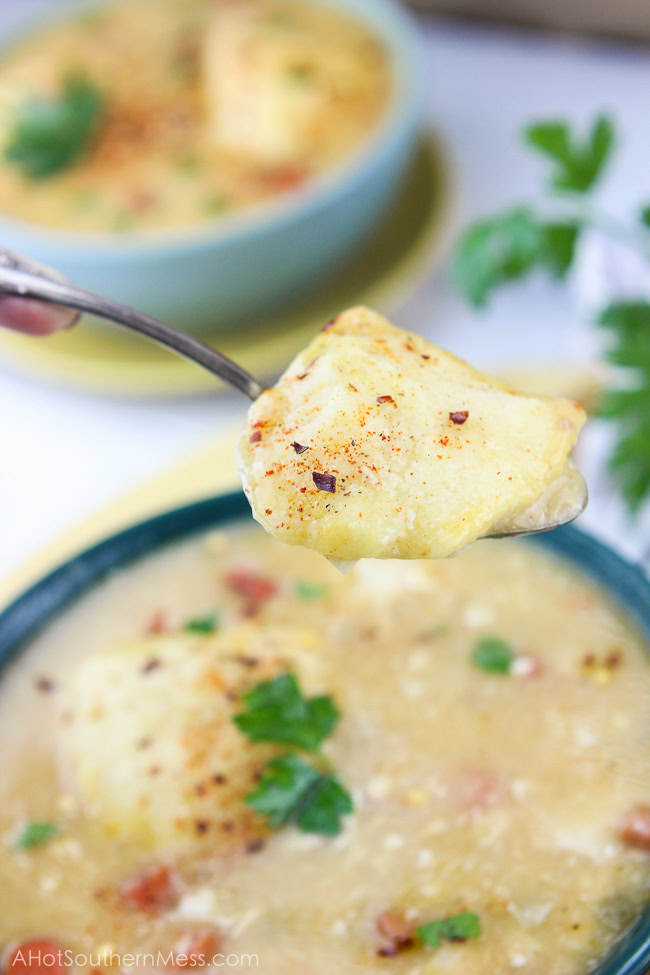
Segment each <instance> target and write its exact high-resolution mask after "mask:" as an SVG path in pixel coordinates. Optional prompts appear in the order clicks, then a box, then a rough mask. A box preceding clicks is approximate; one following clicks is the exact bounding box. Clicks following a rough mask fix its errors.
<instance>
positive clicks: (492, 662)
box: [472, 636, 514, 674]
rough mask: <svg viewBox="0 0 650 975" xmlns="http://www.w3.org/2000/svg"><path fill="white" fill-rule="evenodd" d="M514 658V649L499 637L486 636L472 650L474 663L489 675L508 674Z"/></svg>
mask: <svg viewBox="0 0 650 975" xmlns="http://www.w3.org/2000/svg"><path fill="white" fill-rule="evenodd" d="M513 658H514V653H513V652H512V647H511V646H510V644H509V643H506V641H505V640H502V639H501V638H500V637H497V636H486V637H483V639H482V640H479V641H478V643H477V644H476V645H475V647H474V649H473V650H472V662H473V663H475V664H476V666H477V667H480V668H481V670H484V671H486V673H488V674H507V673H509V672H510V667H511V665H512V661H513Z"/></svg>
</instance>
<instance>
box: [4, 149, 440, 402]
mask: <svg viewBox="0 0 650 975" xmlns="http://www.w3.org/2000/svg"><path fill="white" fill-rule="evenodd" d="M452 197H453V192H452V183H451V178H450V173H449V167H448V164H447V159H446V155H445V151H444V147H443V146H442V145H441V143H440V142H439V140H438V139H437V138H436V137H435V136H433V135H430V134H428V135H426V136H423V138H422V141H421V145H420V148H419V151H418V153H417V155H416V157H415V159H414V162H413V166H412V169H411V171H410V172H409V174H408V176H407V179H406V181H405V184H404V189H403V190H402V192H401V195H400V196H399V198H398V199H397V200H396V201H395V203H394V205H393V206H392V208H391V212H390V213H389V215H388V216H387V217H386V219H385V220H384V222H383V223H382V225H381V226H380V227H379V228H378V230H377V231H375V233H374V234H373V237H372V239H371V240H370V241H369V242H367V243H366V244H365V245H364V247H363V249H362V250H361V251H360V252H359V253H357V254H356V255H354V256H353V257H352V258H351V259H349V260H348V261H347V263H346V264H345V266H344V267H343V268H341V269H340V270H339V271H338V273H336V274H335V275H333V276H332V277H331V278H330V280H329V281H327V282H325V283H324V284H322V285H320V286H319V287H318V288H316V289H315V290H314V292H313V293H312V294H310V295H309V296H308V297H306V298H304V299H302V300H301V301H300V302H299V303H296V304H295V305H294V306H292V307H291V308H289V309H286V310H285V311H284V312H282V313H281V314H276V315H274V316H273V317H272V318H269V319H266V320H264V321H258V322H256V323H254V324H251V325H250V326H248V327H245V326H242V327H240V328H238V329H236V330H233V331H231V332H223V331H220V332H216V331H215V334H214V335H207V336H204V340H205V341H206V342H207V343H208V344H210V345H214V346H215V347H218V348H219V349H220V351H222V352H224V353H225V354H226V355H228V356H230V357H231V358H233V359H235V360H236V361H237V362H240V363H241V364H242V365H243V366H244V367H245V368H246V369H248V370H249V371H250V372H252V373H253V375H257V376H259V377H260V378H262V379H267V378H270V377H274V376H276V375H277V374H278V373H279V372H281V371H282V369H283V368H284V366H285V365H286V364H287V363H288V362H289V360H290V359H291V358H292V357H293V356H294V355H295V353H296V352H297V351H298V350H299V349H300V348H302V347H303V346H304V345H305V344H306V342H307V341H308V339H309V338H311V336H312V334H313V332H314V331H315V330H316V329H317V328H319V327H320V325H322V323H323V322H325V321H327V320H328V319H329V318H331V317H332V316H333V315H334V314H336V313H338V312H340V311H341V310H342V309H344V308H347V307H349V306H350V305H354V304H367V305H373V306H375V307H381V306H382V305H383V304H384V303H385V302H387V301H388V300H395V298H396V296H397V295H398V294H403V293H404V292H405V291H406V290H407V289H408V287H409V286H413V285H414V283H415V282H416V281H417V280H419V278H420V276H421V274H422V273H423V272H426V273H427V274H428V273H430V272H431V270H432V268H433V267H435V266H436V264H437V263H438V262H439V261H440V260H441V259H442V257H443V256H444V252H445V249H446V247H447V245H448V243H449V240H450V235H451V228H450V223H451V221H450V215H451V211H452ZM0 357H1V358H2V359H3V361H4V362H5V363H8V364H9V365H11V366H12V367H13V368H14V369H16V370H17V371H20V372H23V373H27V374H29V375H30V376H36V377H38V378H40V379H44V380H46V381H49V382H52V383H56V384H57V385H61V386H67V387H70V388H74V389H80V390H84V391H86V392H93V393H100V394H108V395H115V396H134V397H156V396H188V395H192V394H197V393H213V392H214V391H215V389H218V388H223V387H220V384H219V383H218V381H217V380H215V379H214V378H213V377H211V376H210V375H209V374H208V373H206V372H204V371H203V370H202V369H200V368H199V367H198V366H195V365H192V364H190V363H188V362H185V361H184V360H183V359H179V358H177V357H176V356H174V355H172V354H171V353H169V352H166V351H165V350H163V349H160V348H158V347H157V346H156V345H154V344H153V343H152V342H149V341H147V340H145V339H140V338H138V337H137V336H132V335H130V334H128V333H126V332H123V331H122V330H121V329H119V328H117V327H111V326H104V325H101V326H97V325H93V324H92V323H82V324H81V325H80V326H78V327H77V328H75V329H73V330H72V331H70V332H65V333H63V334H60V335H56V336H53V337H52V338H49V339H46V340H40V341H34V340H33V339H28V338H25V337H24V336H20V335H15V334H13V333H9V332H5V333H3V334H2V335H1V336H0Z"/></svg>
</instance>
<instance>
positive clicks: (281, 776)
mask: <svg viewBox="0 0 650 975" xmlns="http://www.w3.org/2000/svg"><path fill="white" fill-rule="evenodd" d="M242 701H243V702H244V704H245V705H246V710H245V711H242V712H241V713H240V714H236V715H235V716H234V717H233V721H234V723H235V724H236V725H237V727H238V728H239V730H240V731H241V732H242V734H244V735H246V736H247V738H249V739H250V741H253V742H268V743H282V744H284V745H293V746H295V747H296V748H302V749H304V750H305V751H307V752H312V753H313V752H317V751H318V749H319V748H320V745H321V744H322V742H323V741H324V740H325V738H327V736H328V735H330V734H331V733H332V731H333V730H334V727H335V725H336V723H337V721H338V719H339V712H338V709H337V708H336V705H335V704H334V702H333V701H332V699H331V698H330V697H326V696H321V697H310V698H307V697H305V696H304V695H303V693H302V691H301V690H300V687H299V685H298V681H297V680H296V678H295V676H294V675H293V674H282V675H281V676H280V677H276V678H274V679H273V680H269V681H264V682H263V683H261V684H257V686H256V687H254V688H253V689H252V690H251V691H249V692H248V693H247V694H244V696H243V698H242ZM321 762H322V760H321ZM245 802H246V803H247V804H248V805H249V806H251V808H252V809H255V811H256V812H258V813H260V814H262V815H263V816H266V817H267V819H268V822H269V825H270V826H273V827H276V828H277V827H279V826H283V825H284V824H285V823H288V822H294V823H295V824H296V826H297V827H298V828H299V829H301V830H303V831H304V832H308V833H321V834H323V835H325V836H334V835H336V834H337V833H339V832H340V831H341V817H342V816H344V815H346V814H347V813H350V812H352V808H353V807H352V799H351V798H350V795H349V793H348V792H347V791H346V789H345V788H344V787H343V786H342V785H341V783H340V782H339V781H338V779H336V777H335V776H334V775H332V774H331V772H330V771H329V770H328V771H322V770H321V768H319V767H318V765H317V763H316V762H314V761H312V760H310V761H306V760H305V759H303V758H301V757H300V756H299V755H295V754H294V753H293V752H285V753H284V754H282V755H279V756H277V757H275V758H272V759H270V761H268V762H267V764H266V766H265V767H264V771H263V773H262V777H261V779H260V781H259V782H258V784H257V785H256V786H255V788H254V789H253V790H252V792H249V793H248V795H247V796H245Z"/></svg>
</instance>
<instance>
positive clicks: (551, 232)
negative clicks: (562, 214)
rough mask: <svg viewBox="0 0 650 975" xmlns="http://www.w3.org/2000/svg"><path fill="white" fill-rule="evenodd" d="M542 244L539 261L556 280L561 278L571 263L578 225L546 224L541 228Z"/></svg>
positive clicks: (578, 229) (578, 231)
mask: <svg viewBox="0 0 650 975" xmlns="http://www.w3.org/2000/svg"><path fill="white" fill-rule="evenodd" d="M542 232H543V235H544V243H543V249H542V254H541V260H542V262H543V263H544V264H545V265H546V267H547V269H548V270H549V271H550V273H551V274H552V275H553V277H556V278H563V277H565V276H566V273H567V271H568V270H569V268H570V267H571V265H572V263H573V257H574V255H575V249H576V244H577V242H578V235H579V233H580V225H579V224H577V223H575V222H574V223H569V222H567V223H547V224H544V226H543V228H542Z"/></svg>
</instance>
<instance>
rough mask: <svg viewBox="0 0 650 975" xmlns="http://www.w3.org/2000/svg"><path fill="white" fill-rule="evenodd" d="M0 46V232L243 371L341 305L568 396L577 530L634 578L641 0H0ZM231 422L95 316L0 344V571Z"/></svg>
mask: <svg viewBox="0 0 650 975" xmlns="http://www.w3.org/2000/svg"><path fill="white" fill-rule="evenodd" d="M79 8H81V11H80V9H79ZM118 8H119V9H118ZM152 8H154V13H155V15H156V16H155V17H152ZM50 18H52V19H51V20H50ZM0 44H1V45H2V54H1V55H0V143H1V145H0V150H1V154H0V247H8V248H14V249H16V250H18V251H21V252H22V253H24V254H26V255H28V256H31V257H34V258H37V259H40V260H43V261H45V262H47V263H48V264H50V265H51V266H54V267H56V268H58V269H59V270H61V271H63V272H64V273H65V274H67V275H68V276H69V277H70V278H71V279H72V280H74V282H75V283H77V284H80V285H85V286H87V287H91V288H93V289H95V290H98V291H100V292H102V293H104V294H106V295H108V296H110V297H114V298H118V299H122V300H124V301H128V302H130V303H131V304H133V305H135V306H136V307H138V308H141V309H143V310H147V311H150V312H152V313H154V314H158V315H159V316H160V317H162V318H163V319H166V320H169V321H171V322H173V323H174V324H176V325H178V326H179V327H183V328H186V329H187V330H188V331H193V332H195V333H197V334H200V335H201V337H202V338H203V339H204V340H205V341H208V342H209V343H211V344H213V345H214V346H215V347H218V348H220V349H222V350H223V351H225V352H227V353H228V354H230V355H232V356H233V357H234V358H236V359H237V360H238V361H241V362H242V364H243V365H245V366H246V367H248V368H249V369H251V370H252V371H253V372H255V373H256V374H257V375H259V376H260V378H263V379H267V380H272V379H273V377H274V376H277V375H278V374H279V373H280V372H281V371H282V369H283V367H284V366H285V365H286V364H287V362H288V361H289V359H290V357H291V356H292V355H293V354H294V353H295V352H296V351H297V350H298V349H299V348H300V347H301V346H302V345H304V344H305V342H306V341H307V340H308V339H309V337H310V336H311V334H312V333H313V332H314V331H315V330H316V329H317V328H318V327H319V325H320V323H322V322H323V321H325V320H327V318H328V317H330V316H331V315H332V314H334V313H336V312H338V311H340V310H342V309H343V308H345V307H347V306H349V305H352V304H355V303H360V302H361V303H365V304H370V305H372V306H374V307H376V308H378V310H380V311H382V312H384V313H385V314H387V315H389V316H390V317H391V318H392V320H393V321H394V322H395V324H397V325H400V326H401V327H404V328H408V329H412V330H414V331H417V332H420V333H422V334H424V335H426V336H427V337H428V338H429V339H431V340H432V341H434V342H436V343H438V344H440V345H442V346H444V347H446V348H448V349H450V350H451V351H453V352H455V353H457V354H459V355H461V356H464V357H466V358H468V359H469V360H470V361H471V362H472V363H473V364H474V365H476V366H478V367H479V368H484V369H486V370H491V371H492V372H494V373H495V374H497V375H500V376H503V377H504V378H506V379H509V380H511V381H512V383H513V385H516V386H518V387H520V388H522V389H527V390H530V391H534V392H549V393H552V394H563V395H568V396H572V397H574V398H577V399H579V400H580V401H581V402H583V403H584V405H585V406H586V407H587V408H588V410H589V411H590V414H591V419H590V421H589V424H588V428H587V430H586V432H585V434H584V435H583V438H582V443H581V446H580V453H579V457H578V461H579V464H580V465H581V467H582V468H583V470H584V472H585V474H586V477H587V480H588V483H589V487H590V493H591V502H590V505H589V508H588V510H587V512H586V513H585V515H583V516H582V519H581V521H582V523H583V525H584V526H585V527H586V528H589V529H590V530H592V531H593V532H594V533H595V534H597V535H598V536H599V537H601V538H603V539H604V540H605V541H607V542H609V543H610V544H612V545H614V546H615V547H617V548H618V549H619V550H621V551H622V552H624V553H625V554H626V555H628V556H629V557H631V558H633V559H634V560H636V561H638V562H640V563H642V564H643V565H644V566H645V567H646V568H648V567H650V515H649V508H648V504H647V497H649V496H650V304H648V301H649V300H650V273H649V268H650V264H649V260H650V229H649V227H650V209H648V207H649V206H650V179H649V178H648V159H649V158H650V122H649V121H648V112H647V109H648V104H649V96H648V92H649V91H650V57H649V53H650V52H649V47H648V45H649V44H650V7H648V5H647V3H645V2H644V0H620V2H619V3H617V4H615V5H614V4H611V5H603V4H602V3H600V2H598V3H596V2H594V0H562V2H559V0H544V2H539V0H516V2H515V0H414V2H413V3H412V4H405V3H400V2H399V0H394V2H393V0H345V2H343V0H336V2H335V0H315V4H314V5H312V4H310V3H306V2H303V0H277V2H276V0H242V2H240V3H233V0H188V2H183V3H181V2H180V0H121V2H120V3H118V4H115V3H112V4H111V3H109V4H99V5H97V4H74V5H72V4H70V3H64V2H62V0H0ZM601 319H604V321H603V322H602V323H600V324H599V321H600V320H601ZM245 409H246V403H245V401H244V400H243V399H242V398H241V397H238V396H237V395H236V394H234V393H232V392H228V391H225V390H223V389H221V388H218V387H217V386H216V384H215V383H213V382H212V380H211V379H210V377H208V376H206V375H202V374H201V372H200V371H199V370H198V369H197V368H196V367H192V366H190V365H188V364H186V363H183V362H182V361H180V360H176V359H173V358H172V357H170V356H168V355H167V354H166V353H164V352H162V351H160V350H157V349H155V348H154V347H153V346H149V345H146V344H145V343H139V342H137V341H135V340H132V339H129V338H128V337H126V338H125V337H123V336H121V335H119V334H118V333H117V330H116V329H112V328H111V327H110V326H106V325H101V324H98V323H95V322H83V323H82V324H80V325H79V326H78V327H77V328H75V329H73V330H72V331H70V332H69V333H66V334H65V335H60V336H56V337H54V338H51V339H49V338H48V339H42V340H32V339H28V338H25V337H21V336H16V335H14V334H10V333H5V334H2V335H1V336H0V416H1V420H0V447H1V449H2V477H1V478H0V504H1V505H2V507H3V510H4V511H5V512H6V513H7V514H8V515H9V517H5V519H4V520H3V528H2V534H1V536H0V537H1V539H2V543H1V545H0V574H6V573H8V572H9V571H11V570H13V569H15V567H16V566H17V565H18V564H19V563H20V562H21V561H22V560H24V559H26V558H27V557H29V556H30V555H31V554H32V553H34V552H35V551H36V550H37V549H38V548H39V547H41V546H43V545H44V544H45V543H47V542H49V541H50V540H51V539H53V538H54V537H55V536H57V535H60V534H61V533H65V532H66V531H69V530H70V529H71V527H72V526H73V525H74V524H75V523H76V522H77V521H79V519H83V518H87V517H89V516H91V515H92V513H93V512H95V511H97V510H98V509H100V508H101V507H102V506H105V505H107V504H109V503H112V502H114V501H115V499H116V498H119V497H120V496H121V495H122V494H123V493H124V492H128V491H131V490H133V489H134V488H136V487H137V486H138V485H139V484H141V483H142V482H143V481H144V480H146V479H150V478H153V477H155V476H156V475H157V474H158V473H159V472H161V471H164V470H165V469H166V468H169V467H170V465H176V464H178V463H179V461H180V462H181V468H180V469H181V470H182V458H183V457H192V456H193V455H196V453H197V452H199V453H200V451H201V450H202V449H203V448H204V446H205V445H206V444H211V443H215V442H216V441H217V440H224V441H227V440H229V439H231V438H232V436H233V430H234V429H235V428H236V427H237V425H238V424H241V422H242V421H243V417H244V412H245ZM612 458H614V466H613V467H612ZM179 476H180V475H179ZM190 493H191V492H190Z"/></svg>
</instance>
